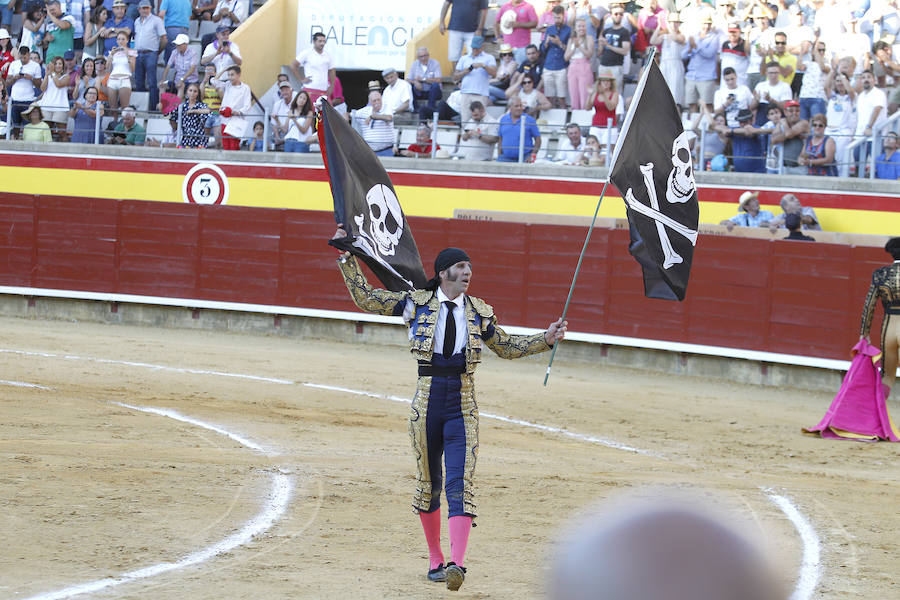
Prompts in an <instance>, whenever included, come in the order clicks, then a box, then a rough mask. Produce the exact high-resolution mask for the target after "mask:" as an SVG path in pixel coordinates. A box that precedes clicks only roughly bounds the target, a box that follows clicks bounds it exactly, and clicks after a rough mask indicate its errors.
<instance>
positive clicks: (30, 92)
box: [7, 60, 41, 102]
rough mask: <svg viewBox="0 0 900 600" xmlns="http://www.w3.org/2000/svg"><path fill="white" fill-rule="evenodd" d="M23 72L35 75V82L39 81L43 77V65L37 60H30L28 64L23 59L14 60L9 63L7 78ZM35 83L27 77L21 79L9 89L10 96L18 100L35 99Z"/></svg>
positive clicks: (27, 100)
mask: <svg viewBox="0 0 900 600" xmlns="http://www.w3.org/2000/svg"><path fill="white" fill-rule="evenodd" d="M19 73H22V74H24V75H31V76H32V77H34V78H35V79H34V83H39V82H40V79H41V67H40V65H38V64H37V63H36V62H35V61H33V60H29V61H28V64H27V65H23V64H22V61H21V60H14V61H13V62H12V63H11V64H10V65H9V72H8V73H7V78H9V77H13V76H15V75H18V74H19ZM34 83H32V82H31V81H28V80H27V79H19V80H18V81H16V82H15V83H14V84H13V85H12V89H11V90H10V91H9V97H10V99H11V100H14V101H16V102H31V101H32V100H34Z"/></svg>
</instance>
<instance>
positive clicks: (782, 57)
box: [766, 31, 797, 95]
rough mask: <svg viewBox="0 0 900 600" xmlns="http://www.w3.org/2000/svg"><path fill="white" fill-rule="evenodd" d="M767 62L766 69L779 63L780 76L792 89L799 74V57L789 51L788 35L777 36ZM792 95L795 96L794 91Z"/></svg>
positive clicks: (780, 34) (777, 34)
mask: <svg viewBox="0 0 900 600" xmlns="http://www.w3.org/2000/svg"><path fill="white" fill-rule="evenodd" d="M766 60H767V62H766V69H768V65H769V64H771V63H773V62H775V63H778V71H779V72H778V76H779V78H780V79H781V81H783V82H784V83H786V84H788V87H790V86H791V83H792V82H793V81H794V74H795V73H796V72H797V57H796V56H795V55H793V54H791V53H790V52H788V51H787V34H785V33H784V32H783V31H779V32H778V33H776V34H775V48H774V49H770V50H769V54H768V56H767V57H766ZM791 94H792V95H793V90H792V92H791Z"/></svg>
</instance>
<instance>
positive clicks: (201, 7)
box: [191, 0, 218, 48]
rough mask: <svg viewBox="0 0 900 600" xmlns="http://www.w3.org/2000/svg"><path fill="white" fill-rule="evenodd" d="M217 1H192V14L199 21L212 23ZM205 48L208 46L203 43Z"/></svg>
mask: <svg viewBox="0 0 900 600" xmlns="http://www.w3.org/2000/svg"><path fill="white" fill-rule="evenodd" d="M217 4H218V2H216V0H191V14H192V15H193V16H194V18H195V19H196V20H197V21H212V14H213V11H214V10H216V5H217ZM204 37H205V36H204ZM202 42H203V40H201V44H202V46H203V47H204V48H205V47H206V44H203V43H202Z"/></svg>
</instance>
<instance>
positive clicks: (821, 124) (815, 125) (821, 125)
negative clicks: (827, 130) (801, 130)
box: [813, 123, 825, 127]
mask: <svg viewBox="0 0 900 600" xmlns="http://www.w3.org/2000/svg"><path fill="white" fill-rule="evenodd" d="M813 127H825V123H813Z"/></svg>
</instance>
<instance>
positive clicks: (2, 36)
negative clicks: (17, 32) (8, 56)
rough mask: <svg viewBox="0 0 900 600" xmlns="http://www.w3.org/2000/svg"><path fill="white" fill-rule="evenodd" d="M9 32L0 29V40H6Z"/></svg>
mask: <svg viewBox="0 0 900 600" xmlns="http://www.w3.org/2000/svg"><path fill="white" fill-rule="evenodd" d="M8 39H9V32H8V31H7V30H5V29H2V28H0V40H8Z"/></svg>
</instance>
